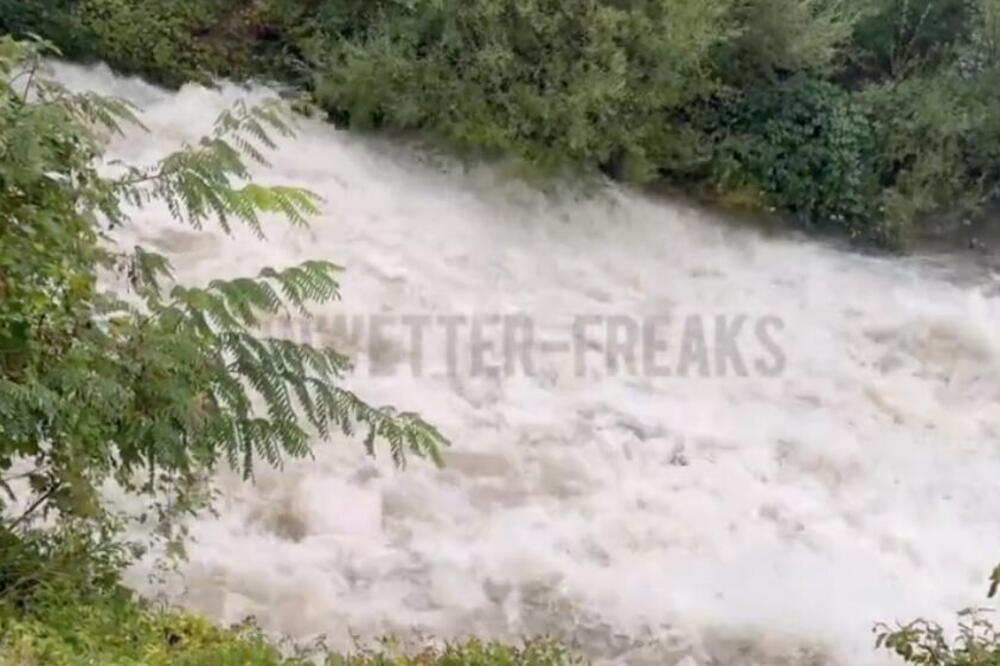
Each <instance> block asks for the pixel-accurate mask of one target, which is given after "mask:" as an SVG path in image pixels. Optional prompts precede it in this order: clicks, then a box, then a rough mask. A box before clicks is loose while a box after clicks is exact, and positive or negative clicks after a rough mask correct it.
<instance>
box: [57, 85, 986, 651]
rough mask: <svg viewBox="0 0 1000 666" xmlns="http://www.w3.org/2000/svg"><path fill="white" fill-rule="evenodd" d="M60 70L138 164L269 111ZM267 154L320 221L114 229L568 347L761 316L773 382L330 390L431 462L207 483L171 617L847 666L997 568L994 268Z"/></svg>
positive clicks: (568, 380) (437, 371)
mask: <svg viewBox="0 0 1000 666" xmlns="http://www.w3.org/2000/svg"><path fill="white" fill-rule="evenodd" d="M59 76H60V77H61V78H62V79H63V80H64V81H66V82H67V83H69V84H70V85H72V86H74V87H79V88H86V89H92V90H96V91H99V92H102V93H112V94H116V95H119V96H123V97H126V98H129V99H131V100H133V101H134V102H136V103H137V104H138V105H139V106H141V107H142V108H143V110H144V114H143V122H144V123H145V124H146V125H147V126H148V128H149V130H150V131H149V133H141V132H138V131H136V132H130V133H129V135H128V136H127V137H126V138H124V139H117V140H115V141H114V143H113V146H112V152H113V153H114V155H115V156H117V157H120V158H123V159H126V160H129V161H135V162H139V163H147V162H149V161H151V160H153V159H155V158H157V157H159V156H162V155H163V154H165V153H166V152H168V151H169V150H172V149H174V148H176V147H177V146H178V145H179V144H180V142H182V141H190V140H193V139H195V138H196V137H198V136H200V135H201V134H203V133H204V132H206V131H207V130H209V129H210V127H211V123H212V121H213V119H214V118H215V116H216V115H217V114H218V112H219V111H221V110H222V109H224V108H226V107H227V106H229V105H230V104H231V103H232V102H234V101H235V100H237V99H239V98H243V97H249V98H251V99H259V98H261V97H262V96H265V95H267V94H268V92H267V91H265V90H259V89H257V90H251V91H247V90H245V89H240V88H237V87H223V88H222V89H221V90H218V91H211V90H206V89H203V88H199V87H193V86H192V87H186V88H184V89H183V90H181V91H180V92H178V93H168V92H164V91H161V90H158V89H155V88H152V87H149V86H146V85H145V84H142V83H139V82H136V81H133V80H124V79H116V78H114V77H112V76H111V75H110V74H108V73H107V72H106V70H104V69H83V68H77V67H65V66H60V67H59ZM273 162H274V167H273V169H272V170H270V171H267V172H266V174H264V175H265V177H266V179H268V180H270V181H271V182H280V183H287V184H294V185H299V186H305V187H308V188H310V189H312V190H313V191H316V192H318V193H320V194H321V195H322V196H323V197H324V198H325V205H324V211H323V215H322V216H321V217H320V218H319V219H318V220H317V221H316V222H315V223H314V224H313V225H312V227H311V228H310V229H308V230H302V229H291V228H288V227H286V226H283V225H281V224H279V223H275V224H273V225H271V226H269V227H268V229H267V234H268V241H267V242H259V241H257V240H256V239H254V238H253V237H252V236H251V235H249V234H238V235H237V237H236V238H234V239H225V238H224V237H222V236H221V235H220V234H219V233H215V232H213V231H207V232H204V233H197V234H196V233H194V232H190V231H188V230H185V229H184V228H182V227H179V226H177V225H176V224H175V223H173V222H172V221H170V219H169V216H168V215H167V214H166V212H165V211H163V210H157V209H151V210H146V211H144V212H142V213H141V214H140V215H138V216H137V217H136V221H135V224H134V226H133V228H131V229H130V230H128V232H127V235H132V236H136V237H138V238H141V239H142V240H143V241H144V242H146V243H149V244H150V245H152V246H154V247H159V248H161V249H162V250H163V251H165V252H168V253H169V254H170V256H171V257H172V258H173V260H174V263H175V267H176V268H177V269H178V272H179V274H180V276H181V279H182V280H184V281H188V282H204V281H207V280H208V279H210V278H213V277H217V276H237V275H246V274H250V273H253V272H255V271H256V270H257V269H258V268H259V267H261V266H263V265H272V266H285V265H288V264H292V263H295V262H298V261H301V260H304V259H309V258H323V259H329V260H332V261H334V262H337V263H339V264H342V265H344V266H345V267H346V269H347V271H346V273H345V275H344V283H343V286H344V303H343V304H342V305H339V306H338V307H337V308H336V309H335V310H338V311H349V312H362V313H377V312H384V313H396V314H399V313H421V314H433V315H441V314H466V315H470V314H473V313H524V314H528V315H531V316H533V317H536V318H537V319H538V321H539V322H540V323H539V331H540V332H539V333H538V337H543V335H544V337H548V338H552V337H556V336H559V335H562V336H563V339H567V340H568V339H570V336H571V334H572V333H571V331H569V329H568V323H567V320H568V318H570V317H572V316H573V315H577V314H583V313H594V312H597V313H611V314H625V315H632V316H643V315H655V314H662V313H663V312H665V311H668V310H669V311H673V312H680V313H694V314H703V315H706V316H714V315H716V314H723V315H735V314H739V313H745V314H748V315H750V316H763V315H768V316H775V317H779V318H780V319H781V320H782V321H783V322H784V329H783V330H782V331H781V332H780V335H779V336H778V338H779V340H780V345H781V349H782V350H783V352H784V354H785V356H786V359H787V366H786V367H785V369H784V371H783V372H782V373H781V374H780V376H778V377H774V378H766V377H760V376H754V377H749V378H735V377H728V378H726V377H705V378H703V377H699V378H652V377H628V376H620V377H603V378H600V377H578V376H576V374H575V373H574V372H572V364H570V363H568V362H567V361H566V360H565V359H558V358H554V357H553V358H552V359H548V358H540V359H539V360H538V363H537V365H538V366H539V367H538V368H537V370H538V372H536V373H535V375H534V376H532V377H524V376H520V375H518V376H513V377H507V378H503V379H499V378H490V377H483V376H480V377H476V376H471V375H470V374H469V373H464V372H459V373H458V374H457V376H454V377H449V376H447V373H443V372H441V370H442V368H444V367H445V358H444V356H445V350H444V346H443V345H437V344H427V345H426V348H427V349H430V350H432V351H431V352H429V353H428V356H427V359H426V366H427V367H426V368H425V372H424V373H423V376H421V377H417V376H413V375H412V373H408V372H400V373H397V374H396V375H395V376H393V377H391V378H387V377H375V376H371V375H370V374H369V373H364V372H362V373H359V374H358V375H356V376H354V377H353V378H352V379H351V380H350V385H351V387H352V388H353V389H355V390H356V391H358V392H359V393H361V394H362V395H363V396H365V397H366V398H368V399H370V400H371V401H373V402H375V403H391V404H394V405H398V406H400V407H401V408H405V409H409V410H416V411H419V412H421V413H422V414H423V415H424V416H425V417H426V418H427V419H428V420H430V421H432V422H434V423H435V424H437V425H438V426H439V427H440V428H441V430H442V431H443V432H444V433H445V434H446V435H447V436H449V437H450V438H451V440H452V441H453V443H454V450H453V451H452V452H451V453H450V454H449V456H448V459H449V464H448V466H447V468H445V469H443V470H436V469H433V468H432V467H430V466H429V465H426V464H422V463H417V464H412V465H411V466H410V468H409V469H407V470H406V471H403V472H400V471H396V470H394V469H392V466H391V464H390V463H389V461H388V460H387V459H386V457H385V456H383V457H381V458H380V459H378V460H376V461H374V462H373V461H371V460H369V459H367V458H365V457H364V456H363V455H362V454H361V448H360V446H359V445H358V444H357V443H351V442H348V441H346V440H345V441H338V442H334V443H330V444H322V445H320V446H318V447H317V449H316V456H315V460H313V461H308V462H301V463H294V464H290V465H288V466H287V468H286V469H285V470H284V471H283V472H281V473H277V472H275V473H272V472H264V471H261V472H260V473H259V476H258V479H257V483H256V485H254V486H247V485H243V484H241V483H240V482H239V481H238V480H236V479H233V478H229V477H223V478H221V479H220V485H221V487H222V489H223V491H224V498H223V501H222V503H221V505H220V507H219V508H220V510H221V516H220V517H219V518H218V519H214V518H205V519H204V520H201V521H198V522H197V523H195V524H194V526H193V529H194V534H195V536H196V538H197V543H196V544H194V545H193V546H192V548H191V559H190V562H189V563H188V564H187V565H186V566H185V567H184V576H183V580H182V581H175V582H174V584H173V585H172V586H171V587H170V592H171V593H172V594H173V595H174V596H175V598H176V599H178V600H180V601H182V602H183V603H186V604H188V605H190V606H192V607H194V608H197V609H200V610H203V611H206V612H208V613H210V614H212V615H213V616H216V617H218V618H221V619H223V620H227V621H235V620H238V619H240V618H242V617H243V616H245V615H247V614H253V615H256V616H257V617H258V619H259V620H260V621H261V622H262V623H263V624H264V625H265V626H266V627H267V628H269V629H273V630H275V631H280V632H287V633H290V634H293V635H295V636H297V637H303V638H305V637H310V636H313V635H316V634H319V633H326V634H327V635H328V636H329V638H330V640H331V643H333V644H334V645H337V646H347V645H349V644H350V640H351V639H350V634H351V632H355V633H358V634H360V635H362V636H373V635H377V634H380V633H384V632H393V631H394V632H404V633H405V632H411V631H425V632H428V633H433V634H434V635H437V636H444V637H451V636H460V635H467V634H471V633H477V634H483V635H491V636H512V635H518V634H524V633H528V634H536V633H546V632H548V633H555V634H558V635H561V636H563V637H566V638H568V639H570V640H574V641H577V642H578V643H579V644H580V645H581V646H582V647H583V648H585V649H586V650H587V651H589V652H590V653H591V654H593V655H596V656H598V657H601V658H605V659H608V660H611V661H617V662H630V663H667V664H670V663H676V662H679V661H680V660H682V659H687V661H685V662H684V663H685V664H691V663H692V658H693V659H694V663H699V664H702V663H720V664H753V663H761V664H764V663H774V664H779V663H783V664H805V663H830V664H844V665H850V666H857V665H859V664H862V665H864V664H877V663H882V658H881V656H879V655H876V654H874V653H873V652H872V650H871V633H870V629H871V625H872V623H873V622H875V621H877V620H881V619H887V620H891V619H894V618H900V619H902V618H909V617H911V616H914V615H924V616H929V617H934V618H938V619H942V620H947V619H949V618H950V614H951V611H952V610H954V609H957V608H960V607H964V606H967V605H970V604H973V603H977V602H978V601H979V600H980V599H981V598H982V594H983V592H984V588H985V584H984V583H985V577H986V573H987V571H988V569H989V568H990V565H992V564H994V563H995V561H996V560H997V559H998V556H1000V299H998V298H997V297H996V293H997V290H996V285H995V284H990V278H989V276H986V277H984V278H983V279H982V280H979V281H972V282H974V283H975V284H972V285H971V286H970V284H969V282H970V281H963V282H962V283H961V284H959V283H956V282H953V281H949V280H946V279H943V278H942V277H939V275H938V272H936V271H934V270H932V269H931V268H930V264H929V263H928V262H923V261H920V260H918V259H899V258H877V257H876V258H873V257H863V256H859V255H855V254H850V253H843V252H839V251H836V250H834V249H831V248H828V247H825V246H823V245H820V244H817V243H812V242H803V241H798V240H791V239H786V240H780V239H778V240H776V239H765V238H762V237H760V236H758V235H757V234H755V233H752V232H748V231H741V230H738V229H734V228H732V227H731V226H726V225H723V224H719V223H718V222H717V221H716V220H713V219H711V217H710V216H708V215H707V214H706V213H704V212H699V211H697V210H694V209H690V208H687V207H684V206H681V205H675V204H671V203H669V202H664V201H660V200H653V199H650V198H647V197H644V196H641V195H639V194H636V193H634V192H630V191H627V190H619V189H608V190H606V191H603V192H597V193H591V194H582V193H573V192H569V193H567V192H563V193H561V194H559V195H543V194H541V193H539V192H536V191H533V190H532V189H530V188H528V187H527V186H524V185H517V184H512V183H510V182H508V181H505V180H504V179H502V178H501V177H499V175H498V174H496V173H494V172H493V171H491V170H490V169H486V168H477V169H473V170H472V171H471V172H463V171H461V170H460V169H455V168H442V167H440V166H438V165H435V164H434V163H433V162H431V161H430V160H428V159H426V158H422V157H420V155H419V154H415V153H414V152H413V151H411V150H408V149H406V148H404V147H398V146H396V147H394V146H392V145H391V144H387V143H385V142H381V141H376V140H370V139H365V138H360V137H358V136H355V135H352V134H350V133H347V132H343V131H338V130H336V129H334V128H333V127H331V126H329V125H324V124H321V123H318V122H316V123H307V124H306V125H305V126H304V128H303V131H302V133H301V134H300V136H299V137H298V138H297V139H295V140H290V141H285V142H282V144H281V148H280V150H279V151H278V152H277V153H276V154H274V155H273ZM993 279H994V281H995V278H993ZM317 335H319V334H317ZM335 338H336V336H334V335H332V334H331V335H330V336H329V337H328V338H322V339H320V342H324V341H336V339H335ZM314 341H315V340H314ZM432 341H439V340H437V338H434V340H432ZM341 342H343V340H341ZM465 344H466V345H467V343H465ZM434 349H440V352H438V353H434V352H433V350H434ZM355 351H356V356H357V361H358V362H359V364H360V365H362V366H363V365H364V364H365V363H366V361H368V360H370V359H367V358H366V356H367V355H368V354H369V353H370V350H369V349H368V348H367V347H365V346H361V347H359V348H358V349H356V350H355ZM397 351H398V350H397ZM462 351H463V352H464V351H466V350H462ZM379 353H387V354H390V355H391V354H392V353H393V350H392V349H389V350H382V351H381V352H379ZM145 573H146V572H145V571H143V570H137V571H136V572H135V575H134V577H133V580H134V581H135V584H136V585H137V586H139V587H140V588H141V589H146V590H149V589H150V588H146V587H145V583H144V581H145V576H144V574H145ZM713 660H714V661H713Z"/></svg>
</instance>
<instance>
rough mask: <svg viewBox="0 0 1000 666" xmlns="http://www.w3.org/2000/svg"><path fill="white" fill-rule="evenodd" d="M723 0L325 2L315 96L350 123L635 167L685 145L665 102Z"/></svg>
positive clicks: (540, 159) (691, 65)
mask: <svg viewBox="0 0 1000 666" xmlns="http://www.w3.org/2000/svg"><path fill="white" fill-rule="evenodd" d="M724 8H725V2H723V1H722V0H712V1H709V2H689V1H687V0H645V1H643V2H633V3H619V2H608V1H603V0H525V1H517V2H515V1H513V0H444V1H441V2H438V1H431V0H418V1H416V2H397V1H393V0H382V1H381V2H366V3H360V2H357V3H349V2H348V3H340V2H328V3H326V4H325V5H324V7H322V8H321V10H320V14H319V15H320V16H321V17H323V21H321V26H322V28H323V34H322V35H321V36H318V37H316V38H314V39H313V41H312V47H311V53H312V56H313V57H314V59H316V60H317V61H319V62H320V63H321V64H320V68H319V70H318V72H317V96H318V99H319V101H320V102H321V103H322V104H323V105H325V106H326V107H328V108H330V109H332V110H334V111H336V112H337V113H338V114H339V115H341V116H342V117H344V118H345V119H348V120H349V121H350V123H351V124H352V125H354V126H357V127H373V126H387V127H392V128H402V129H411V128H420V129H424V130H428V131H430V132H431V133H432V134H434V135H436V136H438V137H441V138H443V139H444V140H446V141H447V142H448V143H449V144H451V145H453V146H456V147H457V148H459V149H462V150H474V151H483V152H486V153H500V154H513V155H515V156H518V157H521V158H523V159H524V160H525V161H526V162H528V163H530V164H533V165H536V166H539V167H541V168H543V169H548V168H553V167H555V166H558V165H562V164H574V165H584V166H593V165H605V166H612V165H613V166H614V167H615V170H616V171H618V172H620V173H621V174H622V175H624V176H626V177H628V178H630V179H632V180H642V179H644V178H647V177H649V176H650V175H652V174H653V173H655V170H656V168H657V167H658V166H659V165H662V164H664V163H668V162H669V161H670V160H671V159H672V157H673V156H674V155H676V154H678V153H683V151H684V150H685V146H684V144H685V142H686V141H687V137H686V136H685V135H684V134H683V133H682V132H679V131H673V130H672V128H671V127H670V126H669V125H668V124H667V122H666V119H667V113H668V112H669V111H670V110H671V109H675V108H678V107H679V106H681V105H683V104H684V103H685V102H687V101H688V100H690V99H692V98H693V97H694V96H695V95H696V94H698V93H699V91H700V90H701V89H702V87H703V86H705V85H706V78H705V75H704V69H705V67H706V57H707V54H708V52H709V50H710V48H711V47H712V46H713V45H714V44H715V43H716V42H717V41H718V40H719V39H720V38H721V37H722V35H723V34H724V31H723V29H722V18H723V10H724Z"/></svg>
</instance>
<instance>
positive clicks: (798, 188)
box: [701, 77, 891, 241]
mask: <svg viewBox="0 0 1000 666" xmlns="http://www.w3.org/2000/svg"><path fill="white" fill-rule="evenodd" d="M713 102H714V105H713V106H714V108H708V109H705V110H704V111H703V112H702V113H701V116H702V118H703V119H705V120H708V121H709V124H708V126H707V131H708V132H710V133H711V134H712V136H713V137H714V139H715V145H716V148H715V155H714V158H713V159H714V165H713V169H712V172H713V174H714V177H715V178H716V179H717V181H718V183H719V184H720V186H721V187H722V188H723V190H733V189H736V190H740V189H743V188H746V187H750V188H753V189H756V190H758V191H760V192H761V193H762V195H763V198H764V200H765V201H766V202H767V203H768V204H769V205H770V206H773V207H776V208H781V209H785V210H788V211H790V212H792V213H793V214H795V215H796V216H798V217H799V219H800V220H802V221H803V222H805V223H814V222H818V223H824V224H832V225H838V226H840V227H842V228H843V229H844V230H845V231H846V232H847V233H849V234H850V235H851V236H852V237H863V238H867V239H869V240H883V241H884V240H891V232H890V230H888V229H886V228H884V227H882V226H880V225H878V224H873V221H875V220H877V219H878V211H876V210H875V209H874V206H873V205H872V202H873V200H874V197H875V196H876V195H877V193H878V192H877V189H875V187H876V185H875V183H874V182H873V166H874V164H873V158H874V153H875V143H874V136H873V131H872V124H871V121H870V120H869V118H868V116H867V115H866V114H865V113H864V110H863V109H861V108H860V107H859V106H858V105H857V104H855V103H854V102H853V100H852V98H851V96H850V95H849V94H847V93H845V92H844V91H843V90H841V89H840V88H838V87H836V86H834V85H833V84H831V83H828V82H825V81H822V80H816V79H809V78H805V77H796V78H792V79H789V80H786V81H782V82H781V83H779V84H776V85H774V86H771V87H760V88H758V89H753V90H749V91H746V92H736V93H732V94H729V95H726V96H722V97H720V98H717V99H715V100H713Z"/></svg>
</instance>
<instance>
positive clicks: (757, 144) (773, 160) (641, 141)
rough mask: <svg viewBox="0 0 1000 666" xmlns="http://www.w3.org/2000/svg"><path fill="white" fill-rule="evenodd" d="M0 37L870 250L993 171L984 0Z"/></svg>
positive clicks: (991, 38)
mask: <svg viewBox="0 0 1000 666" xmlns="http://www.w3.org/2000/svg"><path fill="white" fill-rule="evenodd" d="M0 30H7V31H10V32H14V33H20V34H24V33H27V32H37V33H39V34H43V35H45V36H46V37H48V38H50V39H52V40H53V41H55V42H56V43H57V44H58V45H59V46H60V47H61V48H63V50H64V51H65V52H66V53H67V54H69V55H70V56H72V57H80V58H96V59H102V60H106V61H108V62H109V63H111V64H112V65H113V66H115V67H118V68H120V69H123V70H125V71H131V72H138V73H142V74H144V75H146V76H149V77H152V78H153V79H156V80H158V81H160V82H164V83H167V84H171V85H176V84H179V83H181V82H183V81H186V80H192V79H193V80H200V81H204V80H206V79H208V78H209V77H211V76H218V75H223V76H232V77H237V78H243V77H247V76H265V77H278V78H281V79H284V80H286V81H290V82H292V83H294V84H296V85H299V86H301V87H303V88H305V89H308V90H309V91H311V92H312V93H313V94H314V97H315V99H316V101H317V102H319V103H320V104H321V105H322V106H323V107H324V108H325V109H326V110H327V111H328V112H329V113H330V115H331V117H332V118H333V119H335V120H337V121H340V122H345V123H350V124H351V125H353V126H356V127H362V128H387V129H397V130H417V131H419V132H421V133H423V134H424V135H425V136H428V137H432V138H434V139H436V140H438V141H441V142H443V143H444V144H446V145H447V146H450V147H451V148H452V149H454V150H456V151H459V152H462V153H466V154H476V155H485V156H492V155H503V156H515V157H519V158H521V160H522V163H523V164H524V165H525V166H526V167H528V168H529V169H531V170H534V171H538V172H542V173H546V172H551V171H554V170H559V171H564V170H566V169H574V170H579V171H583V172H586V171H588V170H589V171H593V170H596V169H601V170H603V171H604V172H605V173H608V174H611V175H612V176H614V177H616V178H620V179H624V180H628V181H632V182H645V181H649V180H652V179H666V180H669V181H671V182H673V183H675V184H679V185H681V186H683V187H686V188H688V189H689V190H691V191H693V192H695V193H698V194H700V195H702V196H706V197H709V198H713V199H717V200H721V201H723V202H730V203H733V204H739V205H744V206H751V207H757V208H767V209H778V210H781V211H785V212H787V213H789V214H790V217H792V218H793V219H795V220H797V221H798V222H799V223H800V224H803V225H808V226H810V227H815V228H827V229H832V230H836V231H838V232H840V233H844V234H846V235H848V236H850V237H852V238H856V239H859V240H862V241H865V242H874V243H878V244H883V245H890V246H893V245H897V246H898V245H901V244H905V242H906V241H907V239H908V238H910V237H912V236H915V235H919V234H922V233H924V232H926V231H928V230H930V229H939V228H940V229H945V230H947V229H949V228H953V227H954V226H956V225H958V224H961V223H962V222H964V221H966V220H968V219H969V218H971V217H974V216H976V215H977V214H979V213H981V211H982V210H983V208H984V206H986V205H987V204H989V203H991V202H993V201H994V200H995V199H996V197H997V193H998V183H1000V170H998V167H997V164H1000V161H998V160H997V159H996V158H997V155H998V153H1000V140H998V139H997V138H996V137H997V136H998V134H997V131H996V130H997V128H998V127H1000V103H998V102H1000V99H998V96H1000V92H998V91H1000V87H998V86H997V83H998V82H1000V0H698V1H696V2H695V1H692V0H628V1H623V0H517V1H515V0H471V1H469V0H433V1H432V0H308V1H303V2H296V1H292V0H256V1H255V2H250V3H247V2H243V1H242V0H240V1H237V0H208V1H207V2H206V1H202V0H43V1H42V2H40V3H25V2H21V1H20V0H0Z"/></svg>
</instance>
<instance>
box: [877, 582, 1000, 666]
mask: <svg viewBox="0 0 1000 666" xmlns="http://www.w3.org/2000/svg"><path fill="white" fill-rule="evenodd" d="M998 587H1000V566H998V567H997V568H996V569H994V570H993V574H992V575H991V577H990V589H989V592H988V596H989V597H991V598H992V597H995V596H996V595H997V591H998V589H997V588H998ZM875 631H876V633H877V635H878V637H877V640H876V647H884V648H885V649H886V650H889V651H890V652H893V653H894V654H896V655H897V656H898V657H900V658H902V660H903V661H904V662H906V663H908V664H919V665H920V666H1000V627H997V626H995V625H994V624H993V622H992V621H991V620H990V619H989V617H988V611H986V610H983V609H976V608H970V609H966V610H964V611H962V612H961V613H959V626H958V633H957V636H956V637H955V638H954V640H950V639H949V638H948V637H947V636H946V635H945V631H944V629H942V628H941V626H940V625H937V624H935V623H933V622H928V621H927V620H915V621H913V622H910V623H908V624H903V625H898V626H896V627H895V628H892V627H889V626H887V625H885V624H879V625H877V626H876V627H875Z"/></svg>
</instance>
